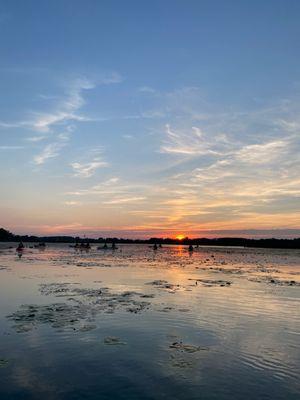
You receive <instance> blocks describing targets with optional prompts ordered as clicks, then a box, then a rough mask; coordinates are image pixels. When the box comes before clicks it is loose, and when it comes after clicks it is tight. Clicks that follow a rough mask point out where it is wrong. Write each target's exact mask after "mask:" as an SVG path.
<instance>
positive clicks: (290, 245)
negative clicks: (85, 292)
mask: <svg viewBox="0 0 300 400" xmlns="http://www.w3.org/2000/svg"><path fill="white" fill-rule="evenodd" d="M21 241H22V242H44V243H86V242H89V243H113V242H114V243H124V244H126V243H128V244H130V243H136V244H154V243H157V244H159V243H161V244H184V245H190V244H192V245H194V246H197V245H198V246H240V247H261V248H278V249H300V238H297V239H275V238H270V239H247V238H232V237H227V238H226V237H225V238H214V239H208V238H197V239H189V238H185V239H183V240H178V239H171V238H164V239H163V238H155V237H153V238H151V239H123V238H117V237H110V238H103V237H99V238H98V239H94V238H80V237H79V236H77V237H74V236H28V235H14V234H13V233H11V232H9V231H7V230H5V229H3V228H0V242H21Z"/></svg>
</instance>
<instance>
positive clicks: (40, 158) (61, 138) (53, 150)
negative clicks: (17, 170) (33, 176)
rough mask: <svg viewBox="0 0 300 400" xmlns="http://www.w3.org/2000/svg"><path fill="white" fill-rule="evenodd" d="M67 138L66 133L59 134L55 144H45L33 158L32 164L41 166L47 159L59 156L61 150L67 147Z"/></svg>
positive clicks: (68, 136)
mask: <svg viewBox="0 0 300 400" xmlns="http://www.w3.org/2000/svg"><path fill="white" fill-rule="evenodd" d="M69 138H70V135H69V134H68V133H67V134H59V135H58V136H57V137H56V141H55V142H53V143H49V144H47V145H46V146H45V147H44V148H43V149H42V151H41V152H40V153H39V154H38V155H36V156H34V158H33V162H34V164H36V165H42V164H44V163H45V162H46V161H47V160H48V159H50V158H55V157H57V156H59V154H60V152H61V150H62V149H63V148H64V147H65V146H66V145H67V143H68V141H69Z"/></svg>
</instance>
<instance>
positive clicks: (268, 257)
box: [0, 243, 300, 400]
mask: <svg viewBox="0 0 300 400" xmlns="http://www.w3.org/2000/svg"><path fill="white" fill-rule="evenodd" d="M10 246H14V247H13V248H9V247H10ZM15 247H16V246H15V245H13V244H4V243H2V244H1V245H0V278H1V280H0V299H1V310H0V335H1V346H0V377H1V387H0V398H1V399H2V398H3V399H8V400H10V399H41V398H43V399H46V400H47V399H63V400H65V399H67V400H69V399H70V400H71V399H72V400H73V399H199V398H202V399H221V400H222V399H232V398H234V399H298V398H299V396H300V384H299V382H300V344H299V338H300V311H299V310H300V307H299V306H300V301H299V298H300V251H298V250H280V249H252V248H251V249H247V248H225V247H224V248H221V247H218V248H212V247H199V248H195V249H194V251H193V252H192V253H189V252H188V251H187V248H186V247H185V246H164V247H163V248H161V249H158V250H157V251H154V250H153V249H152V248H150V247H149V246H147V245H118V249H117V250H115V251H112V250H97V246H96V245H95V246H92V248H91V250H89V251H76V250H75V249H74V248H72V247H70V246H69V245H67V244H63V245H62V244H59V245H58V244H53V245H52V244H50V245H47V247H46V249H44V250H39V249H35V248H32V247H33V246H31V245H30V244H28V247H26V249H25V250H24V252H23V255H22V257H21V258H18V256H17V254H16V252H15Z"/></svg>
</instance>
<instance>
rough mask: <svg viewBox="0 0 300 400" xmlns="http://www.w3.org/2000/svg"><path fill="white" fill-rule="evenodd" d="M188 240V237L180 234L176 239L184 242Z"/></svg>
mask: <svg viewBox="0 0 300 400" xmlns="http://www.w3.org/2000/svg"><path fill="white" fill-rule="evenodd" d="M185 238H186V235H183V234H179V235H177V236H176V237H175V239H178V240H183V239H185Z"/></svg>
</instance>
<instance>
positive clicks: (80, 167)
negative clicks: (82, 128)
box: [70, 148, 109, 178]
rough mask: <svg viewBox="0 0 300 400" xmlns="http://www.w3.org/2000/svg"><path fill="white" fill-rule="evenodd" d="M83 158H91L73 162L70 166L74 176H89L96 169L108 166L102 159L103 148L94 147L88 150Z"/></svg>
mask: <svg viewBox="0 0 300 400" xmlns="http://www.w3.org/2000/svg"><path fill="white" fill-rule="evenodd" d="M84 158H91V160H89V161H84V162H73V163H71V164H70V166H71V167H72V168H73V171H74V175H73V176H74V177H78V178H90V177H91V176H93V175H94V174H95V173H96V172H97V170H98V169H100V168H105V167H108V166H109V163H108V162H106V161H105V160H104V159H103V149H102V148H96V149H93V150H92V151H90V152H88V154H87V155H86V156H85V157H84Z"/></svg>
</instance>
